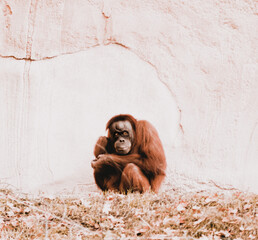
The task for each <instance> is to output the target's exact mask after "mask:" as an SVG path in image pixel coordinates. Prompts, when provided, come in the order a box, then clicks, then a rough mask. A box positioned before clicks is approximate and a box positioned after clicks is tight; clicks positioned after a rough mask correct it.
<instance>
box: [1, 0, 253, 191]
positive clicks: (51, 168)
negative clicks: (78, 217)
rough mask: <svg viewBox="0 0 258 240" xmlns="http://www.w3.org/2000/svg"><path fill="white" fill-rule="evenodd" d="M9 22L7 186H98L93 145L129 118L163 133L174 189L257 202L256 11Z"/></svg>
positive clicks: (13, 15)
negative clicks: (201, 186)
mask: <svg viewBox="0 0 258 240" xmlns="http://www.w3.org/2000/svg"><path fill="white" fill-rule="evenodd" d="M0 12H1V13H0V56H1V58H0V106H1V110H2V111H1V112H0V131H1V135H0V143H1V145H0V158H1V163H0V173H1V182H7V183H12V184H14V185H15V186H18V187H22V188H23V189H24V190H28V189H38V188H40V189H41V185H42V184H47V183H49V184H52V185H53V189H57V191H58V190H60V188H61V187H62V186H63V185H67V186H68V185H69V183H71V184H70V185H71V187H72V186H73V185H78V184H83V183H85V182H86V183H93V179H92V169H91V168H90V160H91V159H92V158H93V155H92V149H93V146H94V142H95V141H96V139H97V137H98V136H99V135H101V134H105V132H104V126H105V122H106V121H107V120H108V119H109V118H110V117H111V116H112V115H113V114H116V113H120V112H130V113H132V114H134V115H135V116H136V117H137V118H139V119H148V120H150V121H151V122H152V123H153V124H154V125H155V126H156V127H157V129H158V131H159V132H160V135H161V138H162V141H163V143H164V145H165V150H166V155H167V158H168V163H169V168H168V178H167V180H168V181H172V179H173V174H174V173H177V174H183V175H184V176H187V177H189V181H190V182H191V180H192V179H198V180H201V181H204V182H209V181H212V182H215V183H216V184H218V185H219V186H221V187H223V186H225V185H232V186H233V187H237V188H241V189H243V190H249V191H255V192H258V181H257V172H258V161H257V157H258V130H257V129H258V127H257V123H258V111H257V108H258V90H257V89H258V78H257V62H258V59H257V42H258V41H257V40H258V39H257V38H258V30H257V27H256V26H257V25H258V20H257V6H256V5H255V3H254V1H247V0H246V1H245V0H239V1H235V2H234V1H233V2H230V1H222V0H216V1H213V0H208V1H204V0H198V1H179V0H178V1H165V0H164V1H162V0H159V1H154V0H152V1H147V0H146V1H145V0H144V1H140V0H136V1H112V0H103V1H101V0H99V1H90V0H88V1H82V0H76V1H72V0H69V1H64V0H63V1H62V0H56V1H50V0H49V1H36V0H32V1H18V0H15V1H7V0H5V1H1V2H0ZM110 44H113V46H107V45H110ZM62 55H64V56H62ZM9 58H10V59H9ZM49 58H53V59H49ZM19 59H23V60H19ZM25 60H26V61H25ZM31 60H36V61H31ZM128 99H129V101H128ZM84 172H85V173H86V174H84ZM67 179H68V180H67ZM62 184H63V185H62ZM70 185H69V186H70ZM172 185H173V183H172ZM42 189H43V188H42Z"/></svg>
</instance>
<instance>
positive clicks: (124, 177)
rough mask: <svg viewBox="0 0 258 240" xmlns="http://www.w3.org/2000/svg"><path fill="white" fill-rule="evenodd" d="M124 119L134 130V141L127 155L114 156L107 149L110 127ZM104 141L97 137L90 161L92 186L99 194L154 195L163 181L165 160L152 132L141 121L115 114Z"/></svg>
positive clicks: (158, 139)
mask: <svg viewBox="0 0 258 240" xmlns="http://www.w3.org/2000/svg"><path fill="white" fill-rule="evenodd" d="M121 120H122V121H124V120H127V121H129V122H130V123H131V125H132V128H133V131H134V136H135V137H134V142H133V145H132V149H131V151H130V152H129V153H128V154H127V155H118V154H116V152H115V150H114V147H113V146H110V144H109V139H110V138H111V137H112V136H111V135H110V131H109V129H110V127H111V125H112V124H113V123H114V122H117V121H121ZM106 128H107V130H108V138H106V137H100V138H99V139H98V141H97V143H96V145H95V149H94V155H95V157H96V158H97V159H96V160H93V162H92V167H93V168H94V177H95V181H96V184H97V185H98V187H99V188H100V189H102V190H103V191H105V190H114V191H119V192H125V193H126V192H127V191H128V190H132V191H139V192H145V191H148V190H149V189H151V190H152V191H154V192H156V193H157V192H158V190H159V188H160V186H161V183H162V182H163V180H164V178H165V175H166V174H165V170H166V158H165V154H164V150H163V146H162V143H161V141H160V138H159V136H158V133H157V131H156V129H155V128H154V127H153V126H152V125H151V124H150V123H149V122H148V121H145V120H141V121H137V120H136V119H135V118H134V117H133V116H131V115H117V116H114V117H113V118H111V119H110V120H109V122H108V123H107V126H106Z"/></svg>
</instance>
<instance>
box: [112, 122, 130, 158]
mask: <svg viewBox="0 0 258 240" xmlns="http://www.w3.org/2000/svg"><path fill="white" fill-rule="evenodd" d="M110 133H111V136H112V140H113V143H114V148H115V151H116V153H117V154H120V155H126V154H128V153H129V152H130V151H131V148H132V143H133V139H134V134H133V128H132V126H131V123H130V122H129V121H118V122H114V123H113V124H112V125H111V127H110Z"/></svg>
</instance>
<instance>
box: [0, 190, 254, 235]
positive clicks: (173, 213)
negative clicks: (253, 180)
mask: <svg viewBox="0 0 258 240" xmlns="http://www.w3.org/2000/svg"><path fill="white" fill-rule="evenodd" d="M257 200H258V196H257V195H254V194H248V195H247V194H244V193H240V192H232V193H230V194H226V195H225V194H223V193H215V194H214V193H210V194H209V193H208V192H201V193H189V194H182V193H179V192H176V191H173V192H172V193H171V192H166V193H161V194H159V195H155V194H151V193H146V194H142V195H140V194H137V193H134V194H128V195H121V194H115V193H112V192H108V193H106V194H102V193H89V194H88V196H87V197H83V198H71V197H56V198H47V197H38V198H32V197H29V196H26V195H21V194H16V193H14V192H12V191H10V190H6V189H2V190H0V238H1V239H103V238H105V239H121V238H122V239H135V238H137V237H140V238H143V239H196V238H197V239H198V238H199V239H238V240H239V239H257V236H258V231H257V226H258V211H257V210H258V203H257Z"/></svg>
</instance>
